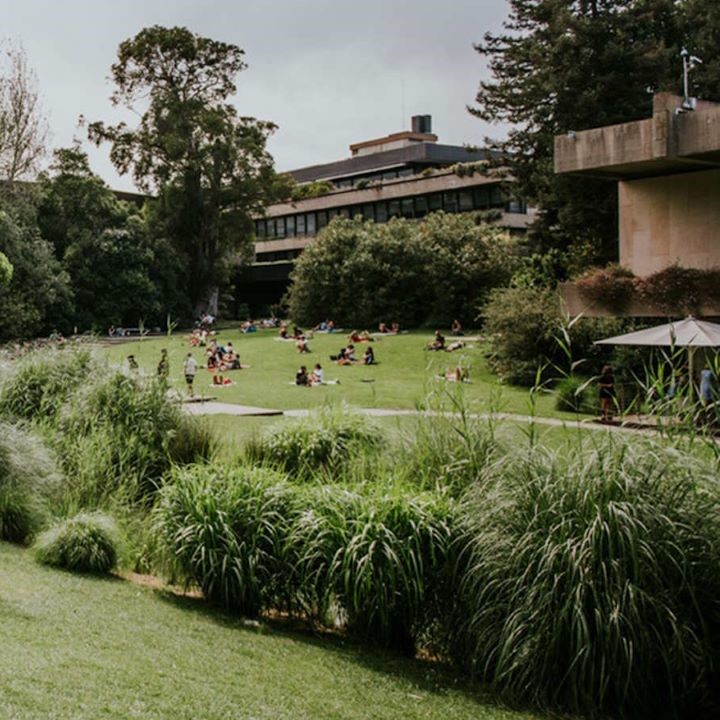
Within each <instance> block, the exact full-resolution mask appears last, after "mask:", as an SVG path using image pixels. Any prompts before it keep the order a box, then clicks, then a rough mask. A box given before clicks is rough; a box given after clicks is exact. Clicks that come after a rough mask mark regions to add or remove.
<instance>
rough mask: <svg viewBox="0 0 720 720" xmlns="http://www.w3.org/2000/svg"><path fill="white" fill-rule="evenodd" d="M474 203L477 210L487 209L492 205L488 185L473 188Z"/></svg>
mask: <svg viewBox="0 0 720 720" xmlns="http://www.w3.org/2000/svg"><path fill="white" fill-rule="evenodd" d="M473 204H474V206H475V209H476V210H485V209H487V208H489V207H490V195H489V194H488V189H487V188H486V187H476V188H473Z"/></svg>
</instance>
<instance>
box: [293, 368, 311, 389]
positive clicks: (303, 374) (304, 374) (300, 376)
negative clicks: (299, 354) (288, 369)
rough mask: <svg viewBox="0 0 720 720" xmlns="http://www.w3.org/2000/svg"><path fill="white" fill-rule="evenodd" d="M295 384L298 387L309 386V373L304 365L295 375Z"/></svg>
mask: <svg viewBox="0 0 720 720" xmlns="http://www.w3.org/2000/svg"><path fill="white" fill-rule="evenodd" d="M295 384H296V385H307V384H308V371H307V368H306V367H305V366H304V365H301V366H300V369H299V370H298V371H297V372H296V373H295Z"/></svg>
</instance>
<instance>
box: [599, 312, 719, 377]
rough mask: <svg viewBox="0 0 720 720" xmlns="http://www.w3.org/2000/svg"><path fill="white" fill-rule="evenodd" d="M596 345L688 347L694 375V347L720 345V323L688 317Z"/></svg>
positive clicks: (608, 339) (689, 364)
mask: <svg viewBox="0 0 720 720" xmlns="http://www.w3.org/2000/svg"><path fill="white" fill-rule="evenodd" d="M594 344H595V345H646V346H652V347H686V348H687V349H688V371H689V375H690V377H691V378H692V376H693V374H692V373H693V356H694V354H695V352H694V349H695V348H699V347H720V325H718V324H717V323H711V322H706V321H705V320H696V319H695V318H694V317H687V318H685V319H684V320H678V321H677V322H671V323H665V324H664V325H658V326H657V327H653V328H647V329H646V330H637V331H636V332H631V333H627V334H625V335H616V336H615V337H611V338H606V339H605V340H596V341H595V343H594Z"/></svg>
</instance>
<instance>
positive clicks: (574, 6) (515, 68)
mask: <svg viewBox="0 0 720 720" xmlns="http://www.w3.org/2000/svg"><path fill="white" fill-rule="evenodd" d="M680 45H681V23H680V21H679V13H678V10H677V7H676V3H675V2H674V0H510V15H509V18H508V20H507V21H506V22H505V24H504V30H503V32H501V33H499V34H495V33H487V34H486V35H485V38H484V41H483V42H482V43H480V44H479V45H477V46H476V49H477V50H478V52H479V53H481V54H482V55H484V56H485V57H487V58H488V59H489V67H490V71H491V73H492V78H491V79H490V80H488V81H485V82H482V83H481V84H480V89H479V91H478V94H477V105H476V106H475V107H474V108H472V109H471V111H472V112H473V113H474V114H475V115H477V116H478V117H479V118H482V119H483V120H486V121H489V122H493V123H509V124H511V125H512V126H513V129H512V130H511V131H510V132H509V134H508V137H507V139H506V140H504V141H501V142H495V143H494V145H495V146H496V147H497V148H498V149H500V150H501V151H503V154H504V156H505V162H507V163H508V164H509V165H510V167H511V169H512V172H513V174H514V175H515V177H516V178H517V182H518V189H519V192H520V193H521V194H523V195H524V196H525V197H527V198H528V199H529V200H531V201H532V202H534V203H536V204H537V205H538V206H539V208H540V214H539V217H538V220H537V222H536V223H535V224H534V226H533V227H532V229H531V234H530V237H531V241H532V242H533V244H534V248H535V249H536V250H538V251H540V252H545V251H547V250H549V249H550V248H560V249H562V250H565V249H566V248H568V247H569V248H570V249H571V250H570V252H569V253H568V257H569V258H571V265H573V264H574V265H575V267H577V266H578V265H583V264H586V263H593V262H598V261H607V260H609V259H613V257H614V255H615V254H616V252H617V249H616V247H617V242H616V240H617V193H616V188H615V187H614V185H613V183H609V182H601V181H594V180H589V179H580V178H567V177H563V176H556V175H554V173H553V138H554V136H555V135H558V134H562V133H566V132H568V131H570V130H575V131H577V130H585V129H588V128H592V127H599V126H601V125H609V124H613V123H620V122H626V121H630V120H635V119H638V118H643V117H647V116H648V115H649V114H650V112H651V102H652V97H651V93H652V92H653V91H655V90H659V89H666V88H670V89H674V90H676V91H677V90H679V89H680V68H681V66H680V64H679V60H678V58H677V53H678V52H679V49H680Z"/></svg>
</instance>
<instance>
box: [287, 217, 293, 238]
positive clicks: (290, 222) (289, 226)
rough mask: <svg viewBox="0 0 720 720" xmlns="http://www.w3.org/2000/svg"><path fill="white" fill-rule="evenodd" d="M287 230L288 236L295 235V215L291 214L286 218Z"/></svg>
mask: <svg viewBox="0 0 720 720" xmlns="http://www.w3.org/2000/svg"><path fill="white" fill-rule="evenodd" d="M285 232H286V234H287V236H288V237H295V216H294V215H289V216H288V217H286V218H285Z"/></svg>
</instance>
